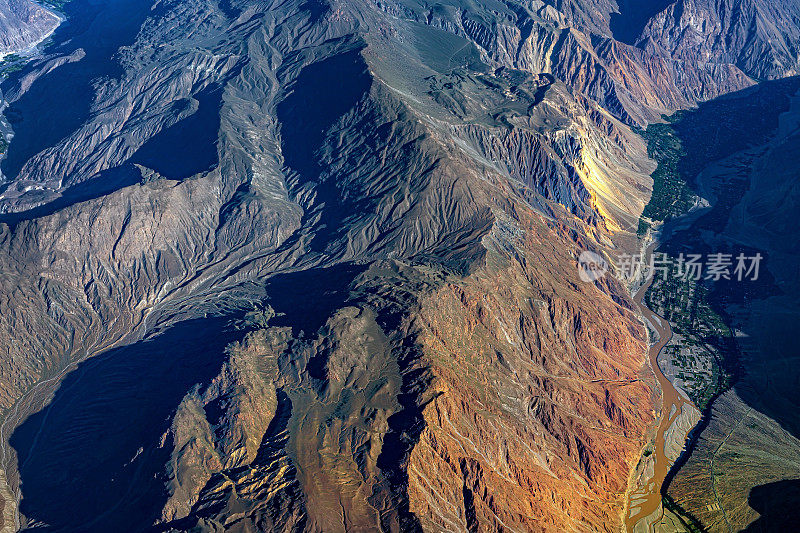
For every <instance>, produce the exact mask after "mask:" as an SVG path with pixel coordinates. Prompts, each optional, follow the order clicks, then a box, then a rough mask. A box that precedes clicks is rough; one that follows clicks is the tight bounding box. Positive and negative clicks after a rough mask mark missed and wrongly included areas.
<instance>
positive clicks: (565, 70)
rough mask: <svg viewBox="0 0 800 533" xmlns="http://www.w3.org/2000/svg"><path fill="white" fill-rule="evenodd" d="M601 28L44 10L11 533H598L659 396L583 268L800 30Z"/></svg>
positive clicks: (12, 450)
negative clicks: (659, 162) (664, 163)
mask: <svg viewBox="0 0 800 533" xmlns="http://www.w3.org/2000/svg"><path fill="white" fill-rule="evenodd" d="M12 4H14V3H13V2H12V3H11V4H9V5H12ZM623 4H625V5H623V6H621V7H620V6H618V5H616V4H615V3H614V2H610V1H604V0H593V1H590V0H583V1H578V0H564V1H561V0H558V1H547V2H544V1H540V0H533V1H531V2H516V1H512V0H507V1H504V2H501V1H494V0H492V1H486V2H460V1H452V2H442V3H437V2H434V3H428V2H425V1H416V0H401V1H396V0H388V1H384V0H380V1H377V0H376V1H372V0H307V1H302V0H284V1H263V2H261V1H258V2H253V1H243V0H183V1H178V0H154V1H152V2H150V1H139V0H115V1H94V0H72V1H70V2H67V3H65V4H63V5H61V6H60V10H61V12H62V14H63V17H64V18H65V19H66V22H65V23H64V24H61V25H60V26H59V27H58V28H57V29H56V30H55V32H54V33H53V35H52V37H51V39H52V42H51V43H50V44H49V45H47V46H46V47H44V48H43V49H42V50H41V53H39V54H38V55H36V56H34V57H33V58H31V60H30V61H29V62H27V63H26V64H25V65H24V66H23V67H22V68H21V69H20V70H18V71H16V72H11V73H9V74H8V75H7V78H6V79H5V80H4V81H3V82H2V85H1V86H0V89H2V93H3V97H4V103H5V104H7V107H6V109H5V111H4V116H5V118H6V120H7V122H8V125H9V127H10V131H11V132H12V133H13V136H11V137H10V143H9V144H8V146H7V147H6V148H5V151H4V153H3V159H2V163H0V170H2V173H3V183H2V186H0V271H1V272H2V273H3V275H2V276H0V328H2V335H0V409H2V412H3V417H2V422H1V423H0V446H2V464H0V468H2V475H0V485H1V486H0V498H2V505H3V513H2V521H3V523H2V527H3V530H4V531H16V530H20V529H22V530H28V529H30V530H39V529H42V530H47V531H98V532H100V531H104V532H106V531H223V530H225V531H228V530H230V531H242V532H244V531H248V532H249V531H608V532H611V531H619V530H620V529H621V528H622V527H623V523H624V518H623V517H624V514H625V512H626V505H627V502H628V490H629V482H630V480H631V479H632V477H633V475H634V472H635V469H636V466H637V464H639V462H640V459H641V458H642V453H643V450H644V449H645V448H646V446H647V444H648V442H649V441H650V439H651V437H652V433H653V429H654V427H655V423H656V421H657V419H658V417H659V415H661V414H663V413H659V409H660V401H659V400H660V398H659V395H660V393H659V390H658V388H657V386H656V380H655V379H654V376H653V372H652V370H651V369H650V368H649V367H648V366H647V349H648V334H647V331H646V328H645V326H644V325H643V324H642V322H641V321H640V319H639V316H638V314H637V310H636V307H635V306H634V305H633V301H632V298H631V296H630V292H629V288H628V287H627V286H626V285H624V284H623V283H622V282H620V281H618V280H617V279H616V278H615V277H613V276H607V277H605V278H602V279H601V280H599V281H597V282H596V283H583V282H581V281H580V280H579V278H578V271H577V258H578V256H579V254H580V253H581V252H582V251H584V250H593V251H596V252H597V253H600V254H604V255H605V256H606V257H608V258H611V257H612V256H614V255H617V254H619V253H621V252H631V253H632V252H636V251H637V250H638V249H639V247H640V236H639V235H637V231H638V229H639V222H640V216H641V214H642V212H643V210H644V209H645V206H646V205H647V204H648V202H649V201H650V198H651V194H652V188H653V179H652V178H651V177H650V175H651V174H652V173H653V172H654V170H655V169H656V162H655V161H654V160H653V159H652V158H651V156H652V153H648V143H647V140H646V139H645V138H643V137H642V136H641V135H640V133H641V129H640V128H643V127H646V126H647V125H648V124H650V123H652V122H654V121H659V120H662V119H661V116H662V114H665V113H672V112H674V111H677V110H681V109H688V108H691V107H692V106H695V105H696V104H697V103H698V102H700V101H703V100H708V99H712V98H716V97H719V96H720V95H724V94H727V93H729V92H732V91H737V90H741V89H744V88H747V87H750V86H752V85H754V84H756V82H757V81H759V80H761V79H764V78H770V79H771V78H782V77H786V76H791V75H793V74H796V69H797V64H796V63H797V57H798V56H797V51H796V49H795V47H796V46H797V39H796V36H797V34H798V32H799V31H800V30H798V27H797V16H796V15H797V4H796V2H795V1H794V0H789V1H787V2H785V3H781V4H780V5H778V4H773V3H770V2H767V1H766V0H746V1H744V2H742V7H740V8H735V9H734V8H730V6H729V5H728V4H727V3H723V2H720V3H719V5H717V4H714V3H713V2H710V3H708V5H706V3H702V2H689V1H688V0H687V1H686V2H676V3H673V4H672V5H670V6H658V7H659V8H663V9H658V10H655V9H653V12H650V11H649V10H645V11H640V10H637V9H639V7H641V6H639V7H636V6H634V7H636V9H633V8H630V9H631V10H629V7H625V6H626V5H627V4H635V2H628V3H623ZM678 4H681V5H683V4H685V6H683V7H680V8H679V7H678ZM711 4H714V5H711ZM723 4H724V5H723ZM31 9H34V10H38V8H36V7H31ZM731 9H733V11H731ZM620 10H621V11H622V12H621V13H620ZM36 12H37V13H40V15H39V16H40V17H43V18H46V17H47V15H46V14H44V13H47V12H45V11H41V12H39V11H36ZM18 13H21V12H19V11H18ZM693 13H694V15H692V14H693ZM703 13H713V16H711V15H708V16H707V15H702V16H701V15H700V14H703ZM620 17H622V18H620ZM687 17H688V18H687ZM742 17H745V18H746V20H747V21H750V22H751V23H745V21H744V20H743V19H742ZM701 18H702V20H703V24H704V25H706V26H703V25H701V26H702V27H701V28H700V29H698V28H697V24H698V22H697V21H698V20H700V19H701ZM26 27H27V26H26ZM620 27H622V28H627V29H626V30H625V31H624V32H623V33H624V36H623V34H621V33H620ZM708 27H713V31H711V30H709V29H708ZM630 28H636V30H635V31H634V30H631V29H630ZM692 32H700V33H701V34H702V35H704V36H709V35H712V36H714V38H713V39H709V40H705V41H703V42H702V43H698V39H697V38H696V36H693V33H692ZM3 33H4V32H3V31H2V28H0V34H3ZM9 35H11V34H9ZM9 38H10V37H9ZM35 40H36V39H35V38H32V39H31V41H35ZM696 58H700V59H699V60H695V59H696ZM754 201H755V200H754ZM88 494H92V497H88V496H87V495H88ZM754 518H755V517H754Z"/></svg>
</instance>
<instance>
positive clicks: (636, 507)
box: [625, 241, 691, 532]
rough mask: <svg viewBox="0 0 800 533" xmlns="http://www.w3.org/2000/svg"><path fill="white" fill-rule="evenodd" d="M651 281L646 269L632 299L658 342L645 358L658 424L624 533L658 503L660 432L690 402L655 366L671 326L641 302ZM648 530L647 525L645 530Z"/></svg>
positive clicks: (663, 470)
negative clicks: (656, 394) (647, 470)
mask: <svg viewBox="0 0 800 533" xmlns="http://www.w3.org/2000/svg"><path fill="white" fill-rule="evenodd" d="M656 246H658V242H657V241H656V242H653V243H652V244H651V245H650V246H649V247H648V248H647V250H646V252H645V254H644V257H643V262H644V264H649V263H650V257H651V255H652V253H653V250H654V249H655V248H656ZM653 280H654V275H653V272H652V271H650V272H649V273H648V278H647V281H646V282H645V283H644V285H642V286H641V288H640V289H639V290H638V291H637V292H636V294H635V295H634V297H633V300H634V302H635V303H636V305H637V306H638V307H639V311H640V312H641V314H642V317H643V318H644V319H645V321H646V322H648V323H650V325H651V326H652V327H653V328H654V329H655V330H656V332H657V333H658V341H657V342H656V343H655V344H653V345H652V346H650V351H649V358H650V367H651V368H652V369H653V373H654V374H655V376H656V380H657V381H658V385H659V387H660V388H661V391H662V395H663V399H662V405H661V420H660V422H659V425H658V430H657V433H656V438H655V446H654V449H653V455H652V458H653V459H652V460H653V461H654V470H653V475H652V477H651V478H650V480H649V481H648V482H647V483H646V485H645V486H638V487H636V488H635V489H634V490H633V491H632V492H631V495H630V500H629V502H628V506H627V509H626V515H625V529H626V531H628V532H633V531H634V527H635V526H636V524H637V523H638V522H639V521H640V520H642V519H644V518H646V517H649V516H650V515H652V514H653V513H655V512H657V511H658V509H659V508H660V506H661V487H662V485H663V484H664V479H665V478H666V477H667V474H668V473H669V471H670V468H672V464H673V463H672V461H671V460H670V459H669V458H668V457H667V456H666V441H665V438H664V435H665V433H666V432H667V429H669V427H670V426H671V425H672V423H673V422H674V421H675V419H676V418H677V416H678V414H679V413H680V412H681V409H682V408H683V406H684V404H689V405H691V402H689V401H688V400H687V399H686V398H684V397H683V396H682V395H681V394H680V393H679V392H678V390H677V389H676V388H675V386H674V385H673V384H672V382H671V381H670V380H669V379H668V378H667V377H666V376H665V375H664V373H663V372H662V371H661V367H659V366H658V356H659V354H660V353H661V350H662V349H664V347H665V346H666V345H667V344H668V343H669V341H670V340H671V339H672V327H671V326H670V324H669V322H668V321H667V320H666V319H665V318H663V317H661V316H659V315H658V314H656V313H655V312H653V311H652V310H650V309H649V308H648V307H647V306H646V305H645V304H644V296H645V294H646V293H647V291H648V289H650V287H651V286H652V285H653ZM673 406H675V413H676V415H675V417H672V418H671V417H670V413H671V412H672V407H673ZM686 436H687V435H683V438H684V441H685V440H686ZM649 529H650V528H649V527H648V530H649Z"/></svg>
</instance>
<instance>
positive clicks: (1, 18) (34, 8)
mask: <svg viewBox="0 0 800 533" xmlns="http://www.w3.org/2000/svg"><path fill="white" fill-rule="evenodd" d="M59 22H60V21H59V18H58V17H57V16H56V15H54V14H53V13H51V12H50V11H48V10H46V9H44V8H43V7H41V6H39V5H37V4H34V3H33V2H31V1H30V0H3V1H2V2H0V57H5V56H6V55H8V54H13V53H15V52H21V51H24V50H27V49H29V48H30V47H32V46H33V45H35V44H37V43H39V42H41V41H42V39H44V38H45V37H47V36H48V35H50V34H51V33H52V32H53V30H55V29H56V27H57V26H58V24H59Z"/></svg>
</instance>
